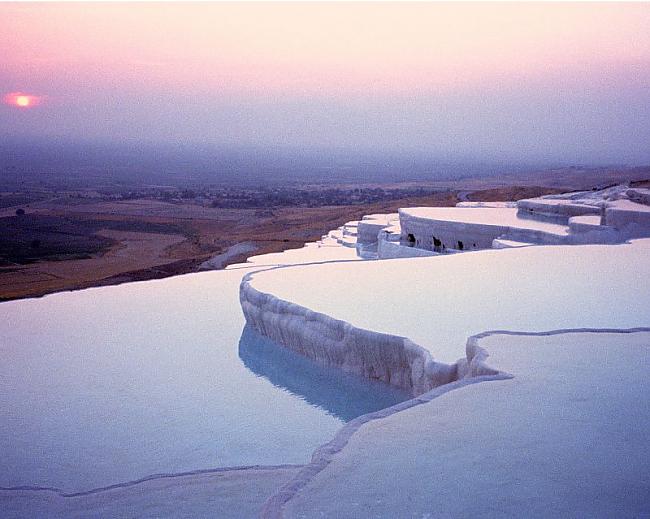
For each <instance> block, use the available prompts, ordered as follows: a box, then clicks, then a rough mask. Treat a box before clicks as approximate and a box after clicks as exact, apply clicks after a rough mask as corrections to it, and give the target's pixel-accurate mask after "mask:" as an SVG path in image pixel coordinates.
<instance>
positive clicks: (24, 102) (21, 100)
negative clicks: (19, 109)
mask: <svg viewBox="0 0 650 519" xmlns="http://www.w3.org/2000/svg"><path fill="white" fill-rule="evenodd" d="M30 104H31V101H30V99H29V96H16V105H18V106H29V105H30Z"/></svg>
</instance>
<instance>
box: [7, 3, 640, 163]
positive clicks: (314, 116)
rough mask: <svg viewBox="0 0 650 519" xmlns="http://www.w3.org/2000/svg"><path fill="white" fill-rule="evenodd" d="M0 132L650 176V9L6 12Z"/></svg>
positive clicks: (221, 7) (58, 7)
mask: <svg viewBox="0 0 650 519" xmlns="http://www.w3.org/2000/svg"><path fill="white" fill-rule="evenodd" d="M0 27H1V28H2V30H0V94H1V96H2V99H3V101H4V102H3V104H2V105H0V132H1V133H2V134H4V135H11V136H14V137H16V136H52V137H60V138H65V139H77V138H90V139H100V140H102V139H106V140H110V141H116V142H122V141H128V142H139V141H155V142H165V143H167V142H169V143H193V142H199V143H207V144H217V145H224V144H225V145H255V146H268V145H272V146H287V147H308V148H311V147H316V148H322V149H327V148H332V147H336V148H346V149H347V148H351V149H362V150H396V151H405V152H418V153H426V154H432V155H436V156H441V157H451V158H458V157H474V158H477V157H485V158H489V159H494V158H497V159H522V160H549V161H565V162H587V163H589V162H616V163H633V164H634V163H636V164H638V163H649V162H650V145H649V143H650V4H648V3H640V4H623V3H612V4H607V3H597V4H591V3H579V4H563V3H546V4H538V3H528V4H515V3H496V4H492V3H480V4H474V3H461V4H445V3H439V4H426V3H413V4H404V3H400V4H397V3H355V4H348V3H284V4H274V3H263V4H258V3H243V4H209V3H196V4H175V3H165V4H157V3H139V4H131V3H115V4H110V3H108V4H107V3H102V4H96V3H95V4H93V3H71V4H57V3H47V4H39V3H29V4H27V3H25V4H19V3H14V4H12V3H4V4H0Z"/></svg>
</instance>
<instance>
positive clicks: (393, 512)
mask: <svg viewBox="0 0 650 519" xmlns="http://www.w3.org/2000/svg"><path fill="white" fill-rule="evenodd" d="M480 346H481V347H483V348H485V349H487V351H488V352H489V354H490V357H489V359H488V363H489V364H491V365H492V366H494V367H497V368H498V369H500V370H504V371H506V372H508V373H510V374H512V375H514V377H513V378H509V379H502V380H498V379H497V380H494V379H493V380H491V381H482V382H478V383H471V382H472V381H471V380H465V381H460V382H458V383H455V384H450V385H448V386H443V387H441V388H438V389H437V390H434V391H433V392H431V393H430V394H428V395H425V396H424V398H423V400H422V401H411V404H412V407H410V408H407V409H404V408H405V407H406V405H405V404H403V405H401V406H398V407H400V408H402V409H403V410H402V411H401V412H399V413H395V414H392V413H391V410H386V411H384V412H378V413H376V414H375V416H374V419H370V420H369V419H368V417H366V418H365V419H363V420H362V419H360V420H359V422H358V423H356V424H354V423H351V424H348V425H347V426H346V427H345V428H344V430H342V431H341V432H340V433H339V434H338V435H337V438H335V439H334V440H333V441H332V442H331V443H330V444H328V445H327V446H325V447H323V448H322V449H320V450H319V451H318V452H317V453H316V455H315V456H314V460H313V461H312V463H311V465H310V466H309V467H307V468H305V469H304V470H303V471H301V473H300V474H299V475H298V476H297V477H296V478H295V479H294V480H293V481H291V482H290V483H289V484H288V485H287V486H285V487H284V488H283V489H282V490H281V491H280V492H278V493H277V494H275V495H274V496H273V497H272V498H271V499H270V500H269V501H267V504H266V506H265V509H264V512H265V517H279V513H280V512H284V513H283V515H282V517H285V518H294V517H295V518H298V517H337V518H356V517H373V518H394V517H418V518H423V517H590V518H595V517H648V516H649V515H650V499H649V497H648V496H650V471H648V466H649V465H650V453H649V452H648V448H647V430H648V427H650V406H648V394H649V393H650V377H648V375H649V373H650V331H646V332H636V333H560V334H557V335H541V336H522V335H514V336H513V335H500V334H498V335H492V336H488V337H487V338H484V339H482V340H480ZM474 381H476V379H474ZM418 404H420V405H418Z"/></svg>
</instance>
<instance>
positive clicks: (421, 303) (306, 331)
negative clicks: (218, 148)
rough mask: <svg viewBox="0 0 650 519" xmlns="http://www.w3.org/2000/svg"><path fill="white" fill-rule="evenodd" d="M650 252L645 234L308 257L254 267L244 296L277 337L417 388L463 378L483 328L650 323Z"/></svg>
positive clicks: (327, 359)
mask: <svg viewBox="0 0 650 519" xmlns="http://www.w3.org/2000/svg"><path fill="white" fill-rule="evenodd" d="M649 257H650V239H640V240H635V241H633V242H632V243H630V244H622V245H585V246H546V247H526V248H513V249H507V250H485V251H477V252H471V253H464V254H454V255H439V256H435V257H428V258H409V259H400V260H382V261H368V262H346V263H327V264H322V265H304V266H295V267H291V268H286V269H276V270H268V271H264V272H258V273H255V274H252V276H250V277H248V278H245V280H244V281H243V282H242V286H241V289H240V298H241V301H242V306H243V309H244V314H245V315H246V318H247V320H248V322H249V323H250V324H252V325H253V326H254V327H255V328H256V329H258V330H259V331H261V332H262V333H263V334H265V335H267V336H269V337H271V338H272V339H274V340H276V341H277V342H280V343H282V344H285V345H287V346H289V347H291V348H292V349H294V350H296V351H298V352H300V353H303V354H305V355H307V356H310V357H312V358H314V359H315V360H317V361H319V362H322V363H324V364H329V365H334V366H338V367H340V368H342V369H345V370H349V371H353V372H357V373H360V374H362V375H364V376H369V377H373V378H379V379H382V380H384V381H386V382H389V383H392V384H395V385H398V386H400V387H404V388H407V389H411V390H412V391H413V392H414V393H415V394H418V393H422V392H424V391H426V390H428V389H430V388H432V387H435V386H436V385H439V384H440V383H446V382H449V381H450V380H453V379H454V378H456V377H457V376H458V375H459V373H458V372H457V370H456V367H455V364H454V363H455V362H456V361H457V360H458V359H461V358H462V357H464V353H465V351H464V346H465V342H466V339H467V337H469V336H470V335H473V334H476V333H480V332H482V331H484V330H490V329H505V330H526V331H543V330H553V329H558V328H576V327H592V328H630V327H635V326H644V325H647V324H649V323H650V262H649V261H647V259H648V258H649ZM404 338H407V339H408V340H405V339H404ZM460 369H461V370H462V363H461V366H460Z"/></svg>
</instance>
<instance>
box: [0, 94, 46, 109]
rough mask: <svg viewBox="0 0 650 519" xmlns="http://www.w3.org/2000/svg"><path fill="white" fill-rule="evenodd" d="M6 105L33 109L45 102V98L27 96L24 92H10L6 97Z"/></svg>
mask: <svg viewBox="0 0 650 519" xmlns="http://www.w3.org/2000/svg"><path fill="white" fill-rule="evenodd" d="M4 102H5V104H7V105H9V106H14V107H16V108H31V107H33V106H37V105H39V104H41V103H42V102H43V96H37V95H33V94H25V93H24V92H10V93H8V94H7V95H5V96H4Z"/></svg>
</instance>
